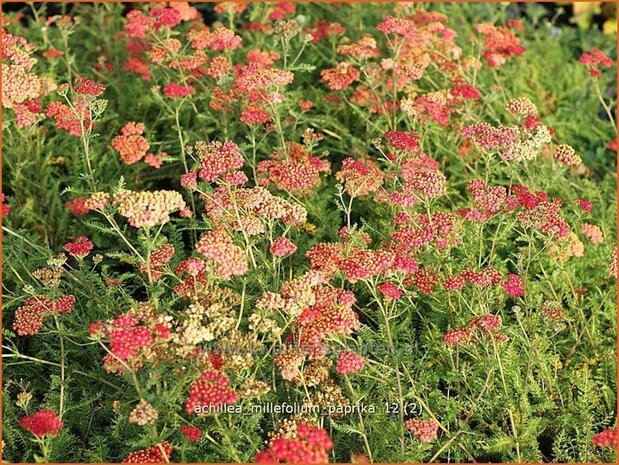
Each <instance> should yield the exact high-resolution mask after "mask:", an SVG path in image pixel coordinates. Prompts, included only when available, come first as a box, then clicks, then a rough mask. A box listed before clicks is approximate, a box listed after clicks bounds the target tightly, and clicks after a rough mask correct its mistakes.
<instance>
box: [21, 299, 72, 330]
mask: <svg viewBox="0 0 619 465" xmlns="http://www.w3.org/2000/svg"><path fill="white" fill-rule="evenodd" d="M75 300H76V299H75V296H73V295H64V296H61V297H59V298H58V299H56V300H53V301H52V300H50V299H48V298H47V297H44V296H35V297H29V298H27V299H26V301H25V302H24V305H22V306H21V307H19V308H18V309H17V310H15V321H14V322H13V329H14V330H15V332H16V333H17V334H18V335H19V336H26V335H33V334H37V333H38V332H39V330H40V329H41V326H42V325H43V321H44V320H45V314H46V313H48V312H55V313H71V312H72V311H73V305H75Z"/></svg>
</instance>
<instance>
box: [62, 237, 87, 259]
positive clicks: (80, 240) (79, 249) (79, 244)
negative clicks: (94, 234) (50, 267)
mask: <svg viewBox="0 0 619 465" xmlns="http://www.w3.org/2000/svg"><path fill="white" fill-rule="evenodd" d="M93 247H94V245H93V243H92V242H91V241H90V239H88V238H87V237H86V236H79V237H77V238H75V239H74V240H73V242H68V243H66V244H65V245H64V249H65V250H66V251H67V252H69V253H70V254H71V255H75V256H76V257H77V258H80V259H82V258H84V257H85V256H86V255H88V254H89V253H90V251H91V250H92V248H93Z"/></svg>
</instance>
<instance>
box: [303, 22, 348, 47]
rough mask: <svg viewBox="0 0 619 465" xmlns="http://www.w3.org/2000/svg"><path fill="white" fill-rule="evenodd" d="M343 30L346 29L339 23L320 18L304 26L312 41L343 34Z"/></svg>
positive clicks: (315, 41)
mask: <svg viewBox="0 0 619 465" xmlns="http://www.w3.org/2000/svg"><path fill="white" fill-rule="evenodd" d="M344 32H346V29H345V28H344V26H342V25H341V24H340V23H336V22H331V21H327V20H320V21H318V22H315V23H313V24H310V25H309V26H307V27H306V28H305V33H306V34H309V35H311V36H312V42H314V43H317V42H320V41H321V40H324V39H326V38H328V37H332V36H336V35H338V34H343V33H344Z"/></svg>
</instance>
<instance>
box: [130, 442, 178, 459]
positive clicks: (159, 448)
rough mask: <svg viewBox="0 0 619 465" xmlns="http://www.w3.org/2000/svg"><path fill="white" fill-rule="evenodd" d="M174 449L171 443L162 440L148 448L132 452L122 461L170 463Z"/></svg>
mask: <svg viewBox="0 0 619 465" xmlns="http://www.w3.org/2000/svg"><path fill="white" fill-rule="evenodd" d="M172 451H173V449H172V446H171V445H170V444H168V443H167V442H162V443H160V444H155V445H154V446H151V447H149V448H148V449H142V450H136V451H133V452H131V453H130V454H129V455H128V456H127V457H126V458H125V460H123V461H122V463H170V456H171V455H172Z"/></svg>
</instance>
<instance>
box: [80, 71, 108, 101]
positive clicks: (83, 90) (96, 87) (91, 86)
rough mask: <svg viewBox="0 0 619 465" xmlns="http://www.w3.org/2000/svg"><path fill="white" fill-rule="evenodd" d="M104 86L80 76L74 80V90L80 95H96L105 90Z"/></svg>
mask: <svg viewBox="0 0 619 465" xmlns="http://www.w3.org/2000/svg"><path fill="white" fill-rule="evenodd" d="M105 89H106V87H105V86H104V85H103V84H100V83H98V82H94V81H91V80H90V79H88V78H86V77H84V76H80V77H78V78H77V80H76V82H75V92H76V93H77V94H81V95H90V96H91V97H97V96H99V95H101V94H102V93H103V92H104V91H105Z"/></svg>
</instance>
